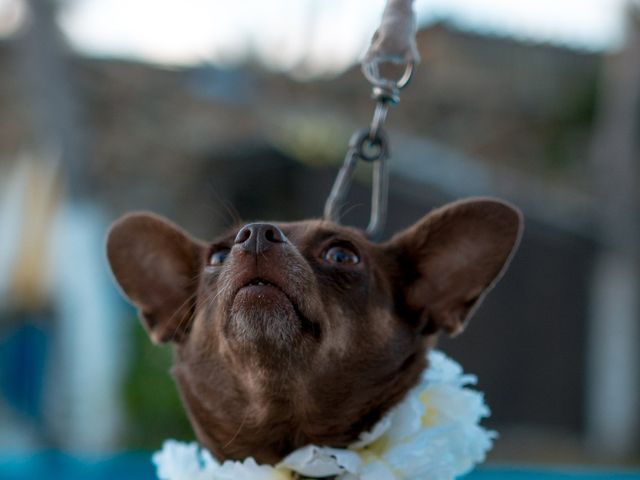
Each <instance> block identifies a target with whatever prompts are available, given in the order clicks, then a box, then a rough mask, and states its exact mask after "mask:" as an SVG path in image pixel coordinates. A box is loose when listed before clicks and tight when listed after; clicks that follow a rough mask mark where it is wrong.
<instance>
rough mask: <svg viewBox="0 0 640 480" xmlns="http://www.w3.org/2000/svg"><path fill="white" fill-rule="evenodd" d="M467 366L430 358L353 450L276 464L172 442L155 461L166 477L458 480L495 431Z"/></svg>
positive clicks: (309, 449) (318, 450)
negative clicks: (487, 425) (226, 457)
mask: <svg viewBox="0 0 640 480" xmlns="http://www.w3.org/2000/svg"><path fill="white" fill-rule="evenodd" d="M476 380H477V379H476V377H475V376H474V375H465V374H464V372H463V370H462V367H461V366H460V365H459V364H458V363H456V362H454V361H453V360H451V359H450V358H448V357H447V356H445V355H444V354H443V353H441V352H437V351H435V352H431V353H430V354H429V368H428V369H427V370H426V371H425V372H424V373H423V375H422V377H421V382H420V384H419V385H417V386H416V387H415V388H413V389H412V390H411V391H410V392H409V393H408V394H407V396H406V398H405V399H404V400H403V401H402V402H400V403H399V404H398V405H396V406H395V407H394V408H392V409H391V410H390V411H389V412H388V413H387V414H386V415H385V416H384V417H383V418H382V419H381V420H380V421H379V422H378V423H377V424H376V425H375V426H374V427H373V428H372V429H371V430H370V431H368V432H363V433H361V434H360V436H359V438H358V441H356V442H355V443H353V444H352V445H351V446H350V447H349V448H348V449H338V448H328V447H319V446H315V445H308V446H306V447H303V448H300V449H298V450H296V451H294V452H292V453H291V454H289V455H288V456H287V457H286V458H285V459H284V460H282V462H281V463H279V464H278V465H277V466H275V467H273V466H269V465H258V464H257V463H256V462H255V460H254V459H253V458H248V459H246V460H244V461H243V462H238V461H226V462H224V463H223V464H222V465H221V464H220V463H218V462H217V461H216V460H215V459H214V458H213V457H211V455H209V454H208V452H206V451H202V450H200V449H199V448H198V446H197V445H196V444H194V443H192V444H181V443H178V442H175V441H168V442H165V444H164V446H163V449H162V451H161V452H159V453H156V454H155V455H154V457H153V461H154V463H155V464H156V465H157V468H158V477H159V479H160V480H291V479H292V478H294V474H300V475H304V476H306V477H311V478H321V477H327V476H337V478H339V479H340V480H400V479H402V480H453V479H454V478H456V477H458V476H460V475H463V474H465V473H467V472H469V471H470V470H471V469H472V468H473V467H474V466H475V465H476V464H477V463H479V462H482V461H484V458H485V455H486V452H487V451H488V450H490V449H491V446H492V444H493V439H494V438H495V437H496V433H495V432H491V431H488V430H485V429H484V428H482V427H481V426H480V425H479V423H480V421H481V420H482V419H483V418H485V417H488V416H489V408H488V407H487V406H486V405H485V403H484V398H483V395H482V393H480V392H478V391H475V390H472V389H470V388H468V387H467V385H472V384H475V383H476Z"/></svg>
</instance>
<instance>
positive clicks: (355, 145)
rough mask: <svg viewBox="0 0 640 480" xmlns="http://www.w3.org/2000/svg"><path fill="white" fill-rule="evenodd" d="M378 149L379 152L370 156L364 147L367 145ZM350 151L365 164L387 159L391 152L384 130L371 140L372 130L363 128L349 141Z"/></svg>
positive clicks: (379, 131)
mask: <svg viewBox="0 0 640 480" xmlns="http://www.w3.org/2000/svg"><path fill="white" fill-rule="evenodd" d="M367 143H368V144H369V145H370V146H374V147H377V151H376V152H375V153H373V154H369V153H367V152H366V151H365V149H364V146H365V145H366V144H367ZM349 149H350V150H352V151H353V152H355V154H356V155H357V156H358V158H360V159H362V160H364V161H365V162H375V161H377V160H380V159H381V158H386V157H387V156H388V151H389V143H388V141H387V135H386V134H385V132H384V130H382V128H380V129H379V130H378V131H377V132H376V136H375V137H374V138H371V129H370V128H363V129H362V130H358V131H357V132H356V133H355V134H354V135H353V136H352V137H351V140H350V141H349Z"/></svg>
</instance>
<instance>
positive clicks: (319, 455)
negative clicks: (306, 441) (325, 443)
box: [279, 445, 361, 477]
mask: <svg viewBox="0 0 640 480" xmlns="http://www.w3.org/2000/svg"><path fill="white" fill-rule="evenodd" d="M360 464H361V461H360V457H359V456H358V454H357V453H355V452H352V451H349V450H344V449H338V448H327V447H317V446H315V445H308V446H306V447H303V448H299V449H298V450H296V451H294V452H293V453H291V454H289V455H288V456H287V457H286V458H285V459H284V460H282V462H280V464H279V466H281V467H286V468H289V469H291V470H293V471H294V472H297V473H300V474H302V475H307V476H311V477H328V476H331V475H340V474H341V473H344V472H349V473H353V474H358V473H359V471H360Z"/></svg>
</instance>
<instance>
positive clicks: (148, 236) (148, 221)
mask: <svg viewBox="0 0 640 480" xmlns="http://www.w3.org/2000/svg"><path fill="white" fill-rule="evenodd" d="M204 252H205V246H204V245H203V244H202V243H200V242H198V241H196V240H193V239H192V238H191V237H189V235H187V234H186V233H185V232H184V231H182V230H181V229H180V228H179V227H177V226H176V225H174V224H172V223H171V222H169V221H168V220H165V219H163V218H161V217H158V216H156V215H153V214H149V213H133V214H129V215H125V216H124V217H122V218H120V219H119V220H117V221H116V222H115V223H114V224H113V225H112V226H111V230H110V231H109V235H108V238H107V257H108V259H109V264H110V265H111V270H112V272H113V274H114V276H115V278H116V280H117V282H118V284H119V285H120V287H121V288H122V290H123V292H124V294H125V295H126V296H127V297H128V298H129V300H131V302H132V303H133V304H134V305H135V306H136V307H138V313H139V315H140V318H141V319H142V320H143V322H144V324H145V327H146V328H147V330H148V331H149V335H150V336H151V339H152V340H153V341H154V342H156V343H162V342H168V341H174V342H177V343H179V342H181V341H182V340H184V338H185V337H186V334H187V333H188V332H189V329H190V327H191V320H192V318H191V317H192V316H193V311H194V308H195V300H196V299H195V296H196V290H197V277H198V272H199V270H200V269H201V263H202V262H203V261H204V257H203V255H204Z"/></svg>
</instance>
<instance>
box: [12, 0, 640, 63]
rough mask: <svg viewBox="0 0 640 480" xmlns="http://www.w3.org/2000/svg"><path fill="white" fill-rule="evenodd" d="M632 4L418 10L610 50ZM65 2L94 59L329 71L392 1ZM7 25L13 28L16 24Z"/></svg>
mask: <svg viewBox="0 0 640 480" xmlns="http://www.w3.org/2000/svg"><path fill="white" fill-rule="evenodd" d="M22 1H24V0H0V34H2V28H3V27H2V23H3V22H2V19H3V11H4V12H5V13H4V16H5V17H7V18H8V17H10V16H11V15H13V17H16V15H17V16H18V17H19V11H20V9H19V8H18V9H16V8H15V5H19V4H20V2H22ZM36 1H39V0H36ZM625 1H629V0H415V6H416V11H417V12H418V18H419V21H420V23H421V24H428V23H433V22H434V21H436V20H447V21H449V22H451V23H453V24H455V25H457V26H459V27H460V28H463V29H468V30H473V31H479V32H484V33H489V34H495V35H504V36H512V37H515V38H518V39H521V40H525V41H533V42H550V43H553V44H559V45H567V46H571V47H574V48H579V49H588V50H606V49H612V48H615V47H616V46H618V45H619V44H620V42H621V39H622V37H623V20H622V18H623V15H622V11H623V8H622V7H623V4H624V2H625ZM631 1H637V0H631ZM62 3H63V4H64V5H65V8H64V10H63V11H62V13H61V15H60V25H61V27H62V29H63V31H64V32H65V34H66V35H67V37H68V38H69V39H70V41H71V42H72V44H73V45H74V46H75V47H76V48H77V49H78V50H80V51H83V52H85V53H88V54H91V55H97V56H117V57H124V58H131V59H142V60H146V61H150V62H154V63H160V64H168V65H192V64H195V63H201V62H211V63H214V64H223V65H225V64H227V65H228V64H234V63H239V62H242V61H243V60H245V59H246V58H247V57H248V56H253V57H255V58H257V59H258V60H259V61H261V62H263V63H264V64H265V65H267V66H269V67H271V68H274V69H276V70H285V71H287V70H289V71H291V70H294V71H299V72H306V74H308V75H323V74H332V73H336V72H339V71H341V70H343V69H345V68H348V67H349V66H351V65H352V64H353V63H355V62H357V61H358V59H359V58H360V57H361V56H362V54H363V52H364V51H365V50H366V47H367V45H368V42H369V40H370V38H371V35H372V33H373V32H374V31H375V29H376V27H377V24H378V22H379V19H380V16H381V13H382V9H383V7H384V4H385V0H234V1H229V0H63V2H62ZM12 5H13V6H14V8H13V9H12V8H11V6H12ZM7 11H9V12H12V11H13V14H11V13H9V15H7V13H6V12H7ZM16 11H18V14H16ZM4 23H5V27H4V28H5V30H7V29H8V27H7V26H6V25H7V24H8V23H9V22H7V21H6V20H5V22H4Z"/></svg>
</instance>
